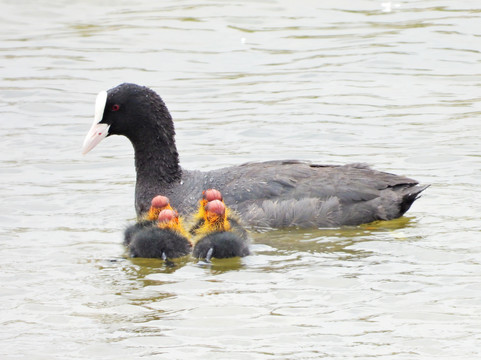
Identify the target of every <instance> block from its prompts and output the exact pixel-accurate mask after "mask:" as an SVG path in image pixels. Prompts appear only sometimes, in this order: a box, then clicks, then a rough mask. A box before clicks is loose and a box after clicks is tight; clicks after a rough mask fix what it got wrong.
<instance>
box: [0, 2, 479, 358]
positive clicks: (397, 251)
mask: <svg viewBox="0 0 481 360" xmlns="http://www.w3.org/2000/svg"><path fill="white" fill-rule="evenodd" d="M0 20H1V21H0V24H1V25H0V28H1V29H2V31H1V33H0V34H1V35H0V39H1V42H0V59H1V61H0V70H1V72H0V76H1V79H2V82H1V84H0V119H1V120H0V136H1V139H2V141H1V142H0V171H1V177H0V179H1V184H0V185H1V186H0V196H1V198H2V206H1V211H0V256H1V258H2V262H1V265H0V281H1V289H0V297H1V298H0V302H1V304H2V305H0V323H1V325H2V326H1V330H0V344H1V347H0V357H1V358H2V359H17V358H23V357H25V358H29V359H66V358H68V359H119V358H129V359H165V358H169V359H186V358H189V359H190V358H200V357H209V358H211V359H318V358H326V359H352V358H360V359H367V358H369V359H371V358H380V359H396V360H398V359H433V358H446V359H474V358H477V357H479V355H481V353H480V350H479V349H480V348H481V335H480V334H481V316H480V314H481V302H480V301H479V299H480V298H481V264H480V254H481V245H480V241H479V240H480V230H481V218H480V215H479V214H480V213H481V201H480V200H479V198H480V197H479V194H478V189H479V186H480V185H481V173H480V168H481V153H480V146H479V138H480V136H481V122H480V120H479V117H480V115H481V96H480V95H479V88H480V83H481V71H480V64H481V62H480V50H479V49H480V46H481V27H480V26H479V24H480V20H481V7H480V6H479V4H478V3H477V2H476V1H458V2H452V1H423V2H417V1H403V2H388V1H386V2H381V1H368V0H366V1H356V2H353V1H325V2H316V1H297V2H290V1H283V0H280V1H248V2H240V1H239V2H236V1H229V2H216V1H207V2H202V3H199V2H195V1H191V0H186V1H167V2H162V3H159V4H155V3H152V2H149V1H119V2H116V3H115V4H113V3H111V2H106V1H86V0H84V1H77V2H74V3H72V2H68V1H59V2H53V1H49V0H45V1H35V2H33V1H32V2H28V1H26V2H22V3H20V2H13V1H3V2H1V3H0ZM124 81H129V82H135V83H139V84H143V85H147V86H150V87H152V88H153V89H154V90H156V91H157V92H158V93H159V94H160V95H161V96H162V97H163V99H164V101H165V102H166V104H167V105H168V107H169V109H170V111H171V113H172V115H173V117H174V119H175V125H176V131H177V145H178V148H179V152H180V155H181V162H182V165H183V166H184V167H186V168H193V169H194V168H195V169H212V168H217V167H221V166H226V165H232V164H240V163H242V162H245V161H254V160H268V159H286V158H288V159H292V158H297V159H309V160H313V161H316V162H321V163H333V164H344V163H348V162H367V163H369V164H370V165H372V166H373V167H374V168H376V169H379V170H384V171H390V172H395V173H399V174H403V175H408V176H410V177H413V178H415V179H417V180H419V181H420V182H422V183H429V184H431V187H430V188H429V189H428V190H427V191H426V192H425V194H424V195H423V197H422V198H421V199H420V200H418V201H417V202H416V203H415V204H414V206H413V207H412V208H411V210H410V211H409V212H408V213H407V216H406V217H404V218H401V219H398V220H395V221H391V222H380V223H375V224H368V225H363V226H360V227H354V228H342V229H312V230H296V229H289V230H278V231H271V232H261V233H255V234H253V238H254V242H253V244H252V252H253V254H252V255H251V256H248V257H246V258H243V259H234V260H226V261H215V262H213V263H212V264H203V263H197V262H196V261H194V260H192V259H191V258H189V257H187V258H184V259H180V260H179V261H176V262H175V263H174V265H173V266H170V267H169V266H165V264H164V263H163V262H161V261H158V260H146V259H136V260H132V259H128V258H126V256H125V251H124V248H123V247H122V230H123V228H124V227H125V226H126V225H127V224H128V223H129V222H130V221H132V220H133V219H134V217H135V212H134V207H133V202H134V194H133V191H134V176H135V174H134V168H133V150H132V148H131V145H130V144H129V142H128V141H127V140H126V139H124V138H116V137H112V138H109V139H106V140H104V141H103V142H102V143H101V144H100V145H99V146H97V148H95V149H94V150H93V151H92V152H91V153H89V154H88V155H87V156H81V155H80V147H81V144H82V141H83V138H84V136H85V134H86V132H87V130H88V128H89V126H90V124H91V119H92V116H93V111H94V101H95V95H96V93H97V92H98V91H100V90H104V89H108V88H110V87H113V86H115V85H117V84H119V83H121V82H124Z"/></svg>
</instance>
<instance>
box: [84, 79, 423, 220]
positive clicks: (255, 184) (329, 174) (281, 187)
mask: <svg viewBox="0 0 481 360" xmlns="http://www.w3.org/2000/svg"><path fill="white" fill-rule="evenodd" d="M110 135H124V136H126V137H127V138H128V139H129V140H130V141H131V143H132V145H133V146H134V150H135V168H136V171H137V183H136V188H135V208H136V211H137V214H138V215H140V214H143V213H145V212H147V211H148V210H149V205H150V200H151V199H152V197H153V196H154V195H155V194H159V193H161V194H165V195H166V196H168V197H169V198H170V200H171V203H172V205H173V206H174V207H175V208H176V209H178V210H179V211H180V212H181V213H182V214H187V213H191V212H193V211H195V208H196V205H197V200H196V195H197V194H199V193H200V192H201V191H202V190H203V189H208V188H216V189H218V190H220V191H221V192H222V194H223V196H224V201H225V204H226V205H227V206H228V207H231V208H232V209H233V210H235V211H236V212H237V213H238V214H239V215H240V217H241V219H242V220H243V221H244V223H246V224H247V225H252V226H269V227H284V226H300V227H311V226H314V227H336V226H340V225H358V224H362V223H367V222H371V221H374V220H389V219H394V218H397V217H399V216H401V215H402V214H404V213H405V212H406V211H407V210H408V209H409V207H410V206H411V204H412V203H413V202H414V200H416V199H417V198H418V197H419V194H420V193H421V192H422V191H423V190H424V189H425V188H426V187H427V186H422V185H419V184H418V182H417V181H416V180H413V179H410V178H407V177H404V176H398V175H394V174H389V173H385V172H380V171H375V170H372V169H370V168H369V167H368V166H366V165H363V164H350V165H345V166H337V165H319V164H314V163H310V162H305V161H295V160H288V161H267V162H253V163H246V164H243V165H239V166H231V167H227V168H222V169H217V170H212V171H208V172H201V171H191V170H185V169H183V168H181V166H180V165H179V156H178V153H177V147H176V145H175V139H174V135H175V131H174V123H173V121H172V117H171V115H170V113H169V111H168V110H167V107H166V106H165V104H164V102H163V101H162V99H161V98H160V97H159V96H158V95H157V94H156V93H155V92H154V91H152V90H151V89H149V88H147V87H143V86H139V85H135V84H127V83H125V84H121V85H119V86H117V87H114V88H112V89H110V90H108V91H102V92H100V93H99V94H98V96H97V100H96V103H95V117H94V123H93V125H92V127H91V129H90V131H89V132H88V134H87V136H86V138H85V141H84V144H83V150H82V152H83V153H84V154H85V153H87V152H89V151H90V150H91V149H93V148H94V147H95V146H96V145H97V144H98V143H99V142H100V141H101V140H102V139H103V138H105V137H107V136H110Z"/></svg>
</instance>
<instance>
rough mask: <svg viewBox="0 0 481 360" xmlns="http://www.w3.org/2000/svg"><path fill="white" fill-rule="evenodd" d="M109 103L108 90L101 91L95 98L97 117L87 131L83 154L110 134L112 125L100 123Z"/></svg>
mask: <svg viewBox="0 0 481 360" xmlns="http://www.w3.org/2000/svg"><path fill="white" fill-rule="evenodd" d="M106 103H107V92H106V91H101V92H99V94H98V95H97V99H96V100H95V117H94V122H93V124H92V126H91V128H90V130H89V132H88V133H87V136H86V137H85V139H84V143H83V145H82V154H84V155H85V154H86V153H88V152H89V151H90V150H92V149H93V148H94V147H95V146H96V145H97V144H98V143H99V142H100V141H102V139H103V138H104V137H106V136H107V135H108V134H109V128H110V125H108V124H100V122H101V121H102V117H103V114H104V110H105V104H106Z"/></svg>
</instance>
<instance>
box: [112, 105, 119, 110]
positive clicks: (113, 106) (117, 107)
mask: <svg viewBox="0 0 481 360" xmlns="http://www.w3.org/2000/svg"><path fill="white" fill-rule="evenodd" d="M119 109H120V105H118V104H114V105H112V111H119Z"/></svg>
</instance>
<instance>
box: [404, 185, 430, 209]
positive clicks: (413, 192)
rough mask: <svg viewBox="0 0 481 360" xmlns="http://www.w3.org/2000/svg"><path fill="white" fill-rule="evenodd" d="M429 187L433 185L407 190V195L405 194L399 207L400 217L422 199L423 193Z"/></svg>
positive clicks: (418, 186)
mask: <svg viewBox="0 0 481 360" xmlns="http://www.w3.org/2000/svg"><path fill="white" fill-rule="evenodd" d="M429 186H431V185H416V186H413V187H410V188H408V189H406V193H405V194H403V196H402V199H401V204H400V205H399V208H400V212H401V213H400V215H402V214H404V213H405V212H406V211H408V210H409V208H410V207H411V205H412V204H413V202H414V201H416V200H417V199H419V198H420V197H421V195H420V194H421V192H423V191H424V190H426V189H427V188H428V187H429Z"/></svg>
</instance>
